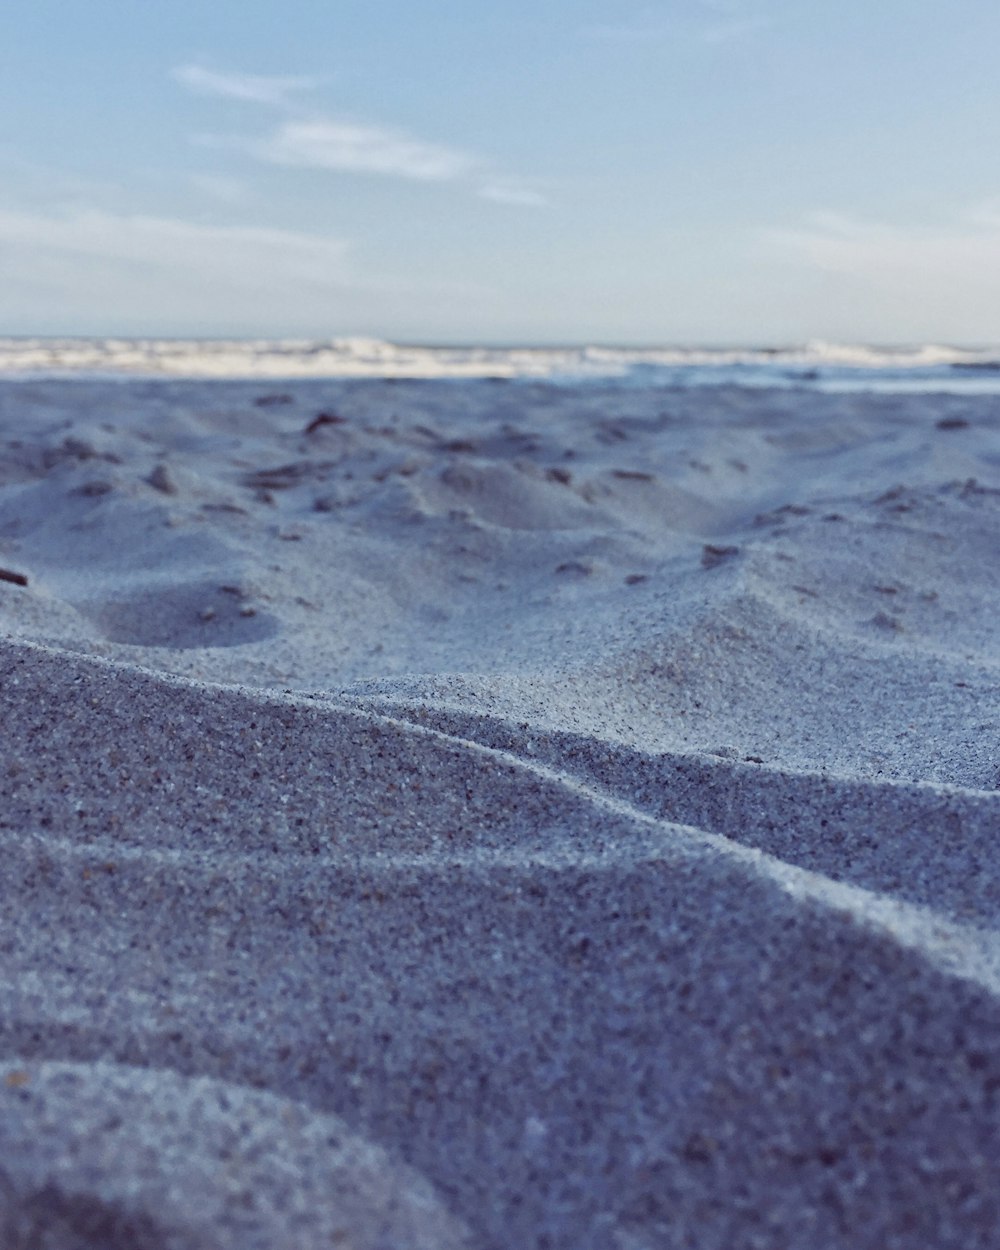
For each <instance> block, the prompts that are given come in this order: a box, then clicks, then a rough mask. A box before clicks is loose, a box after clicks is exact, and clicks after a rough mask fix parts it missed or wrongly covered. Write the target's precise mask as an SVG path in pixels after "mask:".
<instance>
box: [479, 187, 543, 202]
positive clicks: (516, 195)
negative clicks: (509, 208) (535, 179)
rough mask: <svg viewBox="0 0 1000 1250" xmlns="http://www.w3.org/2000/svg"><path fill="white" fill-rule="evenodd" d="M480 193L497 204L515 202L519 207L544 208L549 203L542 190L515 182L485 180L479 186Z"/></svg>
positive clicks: (485, 198)
mask: <svg viewBox="0 0 1000 1250" xmlns="http://www.w3.org/2000/svg"><path fill="white" fill-rule="evenodd" d="M479 195H480V196H481V197H482V198H483V199H484V200H492V201H493V202H494V203H495V204H514V205H516V206H517V207H519V208H544V207H545V205H546V204H548V200H547V199H546V198H545V196H544V195H543V194H542V193H541V191H535V190H533V189H532V188H531V187H525V186H521V185H520V184H519V183H515V182H485V183H483V185H482V186H481V187H480V188H479Z"/></svg>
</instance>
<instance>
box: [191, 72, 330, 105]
mask: <svg viewBox="0 0 1000 1250" xmlns="http://www.w3.org/2000/svg"><path fill="white" fill-rule="evenodd" d="M172 73H173V77H174V79H175V80H176V81H177V82H179V83H180V84H181V86H182V87H186V88H187V89H188V91H192V92H194V93H195V94H196V95H207V96H217V97H221V98H222V99H226V100H241V101H243V102H244V103H248V104H268V105H271V106H272V107H277V108H287V107H289V105H290V104H291V103H292V99H293V97H294V96H295V95H296V94H297V93H299V92H302V91H311V90H313V89H314V88H316V87H317V86H319V81H318V80H317V79H315V78H299V77H294V78H293V77H276V76H274V75H269V74H232V73H220V72H219V71H218V70H212V69H206V68H205V66H203V65H178V66H177V67H176V68H175V69H174V70H173V71H172Z"/></svg>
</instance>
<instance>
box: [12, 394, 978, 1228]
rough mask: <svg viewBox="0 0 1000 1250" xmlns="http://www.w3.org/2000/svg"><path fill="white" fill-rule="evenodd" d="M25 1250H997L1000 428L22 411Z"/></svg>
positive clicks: (16, 1056) (264, 401)
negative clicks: (97, 1249) (349, 1249)
mask: <svg viewBox="0 0 1000 1250" xmlns="http://www.w3.org/2000/svg"><path fill="white" fill-rule="evenodd" d="M0 439H2V444H3V456H2V459H0V566H2V568H3V570H4V571H5V572H6V573H8V574H10V575H11V576H10V577H8V578H7V579H0V626H2V629H3V637H2V640H0V694H2V699H3V717H2V721H0V723H2V726H3V728H2V733H3V752H2V760H0V776H2V777H3V786H2V803H0V838H2V849H3V871H2V872H0V892H2V895H3V903H4V906H3V915H4V917H5V921H4V925H3V931H2V942H3V955H4V958H3V962H2V965H0V1003H2V1011H0V1061H2V1062H0V1072H2V1073H3V1076H4V1081H3V1083H2V1084H0V1103H2V1106H3V1112H2V1114H0V1142H2V1144H3V1149H2V1152H0V1153H2V1156H3V1158H2V1162H0V1219H2V1221H5V1223H0V1228H2V1229H3V1230H4V1245H5V1246H6V1245H10V1246H12V1247H21V1246H23V1247H24V1248H25V1250H27V1247H29V1246H46V1247H59V1248H60V1250H62V1248H69V1247H73V1248H74V1250H75V1248H76V1247H82V1246H96V1245H101V1246H102V1247H105V1250H106V1248H107V1247H111V1246H113V1247H121V1250H125V1247H135V1246H141V1247H146V1246H149V1247H156V1248H157V1250H159V1248H160V1247H175V1246H176V1247H184V1248H185V1250H187V1248H188V1247H192V1248H194V1247H199V1248H200V1247H216V1246H219V1247H223V1246H230V1245H231V1246H234V1247H235V1246H240V1247H251V1246H261V1247H264V1246H267V1247H286V1246H287V1247H289V1248H291V1247H296V1248H300V1247H303V1248H304V1247H310V1246H317V1247H318V1246H321V1245H322V1246H329V1245H341V1244H342V1245H351V1246H358V1247H362V1246H363V1247H371V1248H372V1250H375V1248H376V1247H378V1248H379V1250H385V1248H387V1247H397V1246H398V1247H410V1246H413V1247H427V1248H428V1250H430V1248H431V1247H435V1248H437V1250H447V1248H448V1247H451V1246H462V1247H468V1248H470V1250H472V1248H475V1250H501V1248H502V1250H507V1248H508V1247H513V1246H518V1247H521V1246H523V1247H537V1248H538V1250H541V1248H542V1247H549V1248H552V1250H554V1248H564V1250H589V1248H591V1247H593V1248H594V1250H604V1248H605V1247H606V1248H608V1250H652V1248H653V1247H656V1248H657V1250H659V1248H661V1247H663V1248H668V1250H674V1248H677V1250H680V1248H682V1247H684V1248H688V1247H691V1248H695V1250H712V1248H718V1250H734V1248H735V1247H740V1248H741V1250H742V1248H743V1247H748V1248H749V1247H761V1250H772V1248H774V1247H778V1246H796V1247H798V1246H802V1247H809V1248H810V1250H826V1248H827V1247H829V1248H830V1250H835V1248H837V1250H841V1248H842V1250H855V1248H860V1247H865V1248H867V1247H871V1248H872V1250H875V1248H878V1250H891V1248H905V1250H910V1248H912V1250H928V1248H929V1247H935V1250H938V1248H941V1250H946V1248H950V1247H955V1248H956V1250H958V1248H959V1247H960V1248H961V1250H969V1248H970V1247H983V1248H984V1250H986V1248H992V1247H995V1246H996V1245H997V1244H1000V1127H998V1123H997V1117H996V1096H997V1090H998V1089H1000V1043H998V1041H997V1039H998V1037H1000V925H998V919H997V918H998V906H1000V860H998V858H997V856H996V854H995V847H994V844H995V841H996V838H997V836H998V834H1000V798H998V781H1000V757H998V752H997V740H998V734H997V726H998V703H1000V700H998V689H1000V649H998V647H997V642H996V612H997V604H998V599H1000V596H998V590H1000V584H998V583H1000V564H998V561H997V551H998V549H1000V544H998V531H1000V525H998V522H1000V409H998V408H997V404H996V400H995V399H994V398H992V397H978V398H977V397H974V396H972V397H970V396H965V397H962V396H954V395H953V396H947V395H938V396H934V395H923V396H920V395H915V396H907V397H901V396H896V395H888V394H886V395H864V394H845V395H833V394H821V393H816V392H809V393H808V394H807V393H806V392H797V391H794V390H786V391H767V390H760V391H755V392H751V391H747V390H741V389H739V388H736V387H719V388H714V389H706V390H702V391H698V392H693V391H684V390H667V389H664V388H656V387H640V386H636V385H628V386H624V385H614V384H611V383H590V384H588V385H587V386H582V387H581V386H576V387H573V386H569V385H561V386H560V385H555V384H552V383H541V382H534V383H496V382H493V383H491V382H488V381H480V382H470V381H465V382H455V381H437V382H430V381H428V382H395V383H388V382H384V381H377V380H373V381H363V382H340V383H332V382H325V383H324V382H311V381H297V382H295V383H293V384H290V385H288V386H285V384H282V386H281V390H280V392H279V391H277V390H276V391H274V392H269V391H263V390H261V387H260V385H259V384H248V383H232V382H199V383H195V382H180V381H170V382H159V383H150V382H140V381H130V382H121V381H118V382H99V381H80V380H75V381H61V382H60V381H48V382H46V381H32V382H20V383H15V382H5V383H4V384H3V386H2V388H0Z"/></svg>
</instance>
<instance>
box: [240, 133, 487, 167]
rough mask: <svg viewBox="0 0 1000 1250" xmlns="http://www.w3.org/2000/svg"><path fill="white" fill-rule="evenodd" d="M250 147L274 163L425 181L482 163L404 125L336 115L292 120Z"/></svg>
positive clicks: (261, 156)
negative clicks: (389, 126)
mask: <svg viewBox="0 0 1000 1250" xmlns="http://www.w3.org/2000/svg"><path fill="white" fill-rule="evenodd" d="M247 150H248V151H249V152H251V153H252V154H253V155H254V156H257V157H258V158H259V159H261V160H263V161H268V162H270V163H271V164H275V165H298V166H302V167H304V168H308V169H330V170H344V171H348V172H361V173H371V174H387V175H390V176H392V177H396V178H413V179H416V180H417V181H421V182H453V181H455V180H457V179H459V178H464V177H466V176H468V175H469V174H471V173H472V172H473V171H474V170H475V169H476V167H477V164H478V162H477V161H476V160H475V159H474V158H473V157H471V156H469V155H467V154H466V153H465V152H460V151H458V150H457V149H455V148H449V147H445V146H444V145H442V144H437V143H426V142H424V141H423V140H421V139H415V138H412V137H411V136H410V135H407V134H405V133H404V132H402V131H398V130H389V129H386V128H385V127H382V126H371V125H364V124H360V123H357V122H346V121H336V120H334V119H332V118H317V119H315V120H312V121H292V122H287V123H285V124H283V125H281V126H279V127H278V128H277V129H276V130H273V131H272V132H271V133H270V134H269V135H267V136H265V137H264V138H263V139H259V140H253V141H251V142H250V143H248V144H247Z"/></svg>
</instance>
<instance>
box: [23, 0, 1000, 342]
mask: <svg viewBox="0 0 1000 1250" xmlns="http://www.w3.org/2000/svg"><path fill="white" fill-rule="evenodd" d="M998 49H1000V4H998V3H997V0H955V2H954V3H952V4H951V5H948V6H945V5H943V4H941V3H940V0H935V2H933V3H931V2H930V0H877V2H873V0H864V2H863V3H862V2H858V0H813V2H812V3H810V4H803V3H802V2H801V0H669V2H663V3H641V0H640V2H638V3H629V2H626V0H572V2H571V0H503V3H499V4H485V3H476V0H430V2H425V3H421V2H420V0H381V2H378V3H377V2H376V0H364V2H362V0H281V2H280V3H279V2H278V0H213V3H212V4H210V5H209V4H205V3H204V2H203V0H198V2H197V3H195V0H161V2H160V3H157V4H145V3H142V2H141V0H75V2H72V0H32V2H31V3H30V4H29V3H28V2H27V0H15V2H14V3H12V4H11V5H9V6H7V7H6V9H5V13H4V21H3V38H2V42H0V110H2V117H3V119H4V123H5V124H4V125H3V127H2V128H0V334H5V335H101V336H105V335H113V336H180V337H186V336H213V337H233V338H246V337H279V338H281V337H284V338H289V337H306V338H330V337H344V336H355V335H357V336H369V337H379V338H388V339H393V340H397V341H407V342H423V343H476V342H480V343H494V344H496V343H518V344H550V343H551V344H556V343H580V342H596V343H607V344H619V343H621V344H637V345H645V344H705V345H730V344H740V345H767V344H788V343H800V342H806V341H809V340H812V339H826V340H832V341H839V342H861V341H864V342H873V343H880V344H890V343H913V342H939V343H953V344H970V345H975V344H989V343H998V342H1000V74H998V72H997V66H998Z"/></svg>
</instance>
